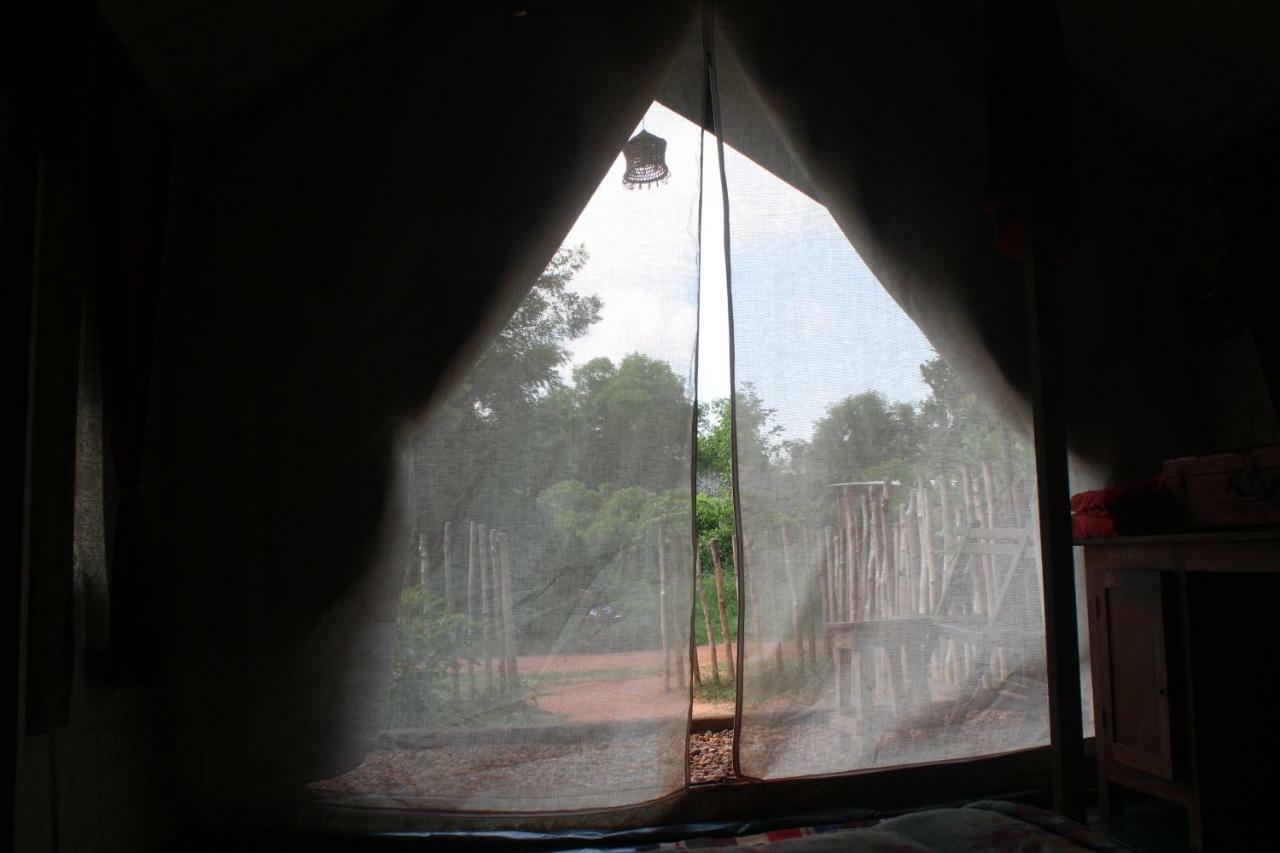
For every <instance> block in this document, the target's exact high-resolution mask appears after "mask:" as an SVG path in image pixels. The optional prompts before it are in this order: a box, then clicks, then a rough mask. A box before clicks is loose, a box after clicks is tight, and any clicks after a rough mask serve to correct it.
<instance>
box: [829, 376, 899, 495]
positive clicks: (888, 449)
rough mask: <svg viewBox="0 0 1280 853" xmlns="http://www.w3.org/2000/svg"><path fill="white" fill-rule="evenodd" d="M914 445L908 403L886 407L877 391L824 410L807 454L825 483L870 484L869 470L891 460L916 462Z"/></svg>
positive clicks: (865, 392) (850, 398)
mask: <svg viewBox="0 0 1280 853" xmlns="http://www.w3.org/2000/svg"><path fill="white" fill-rule="evenodd" d="M919 445H920V439H919V427H918V424H917V418H916V412H915V409H914V407H912V406H911V404H910V403H895V404H893V405H890V404H889V403H888V402H887V401H886V400H885V397H884V395H883V394H881V393H880V392H878V391H864V392H863V393H861V394H855V395H853V396H850V397H846V398H844V399H843V400H841V401H840V402H838V403H836V404H834V405H832V406H831V407H830V408H829V409H827V414H826V416H825V417H824V418H823V419H822V420H820V421H819V422H818V423H817V424H816V425H815V427H814V431H813V440H812V442H811V445H810V448H809V450H808V452H809V454H810V455H811V459H812V461H814V462H816V463H817V464H818V466H819V467H820V468H821V470H822V471H823V473H824V474H825V475H826V476H827V477H828V478H830V479H829V480H828V482H851V481H856V480H861V479H869V478H870V476H871V469H873V468H874V467H876V466H879V465H882V464H884V463H886V462H888V461H890V460H894V459H899V460H913V459H915V458H916V457H917V455H918V451H919Z"/></svg>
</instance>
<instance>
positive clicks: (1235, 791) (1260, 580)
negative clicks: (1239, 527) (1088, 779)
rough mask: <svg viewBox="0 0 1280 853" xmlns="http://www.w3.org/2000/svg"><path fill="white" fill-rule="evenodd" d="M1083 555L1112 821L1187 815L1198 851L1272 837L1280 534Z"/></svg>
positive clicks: (1099, 548) (1185, 538) (1180, 540)
mask: <svg viewBox="0 0 1280 853" xmlns="http://www.w3.org/2000/svg"><path fill="white" fill-rule="evenodd" d="M1077 544H1079V545H1081V546H1082V547H1083V548H1084V561H1085V575H1086V582H1087V588H1088V607H1089V633H1090V637H1091V639H1092V642H1091V643H1090V658H1091V662H1092V665H1093V696H1094V708H1095V712H1096V715H1095V719H1096V720H1097V743H1098V794H1099V799H1100V805H1101V807H1102V810H1103V812H1104V814H1106V813H1109V812H1110V811H1111V810H1112V809H1114V808H1116V807H1117V805H1118V800H1119V799H1120V798H1121V797H1122V796H1123V792H1124V790H1126V789H1128V790H1136V791H1142V792H1145V793H1148V794H1151V795H1154V796H1157V797H1161V798H1163V799H1168V800H1172V801H1175V802H1178V803H1181V804H1183V805H1184V806H1185V807H1186V809H1187V819H1188V832H1189V836H1190V842H1191V846H1192V848H1193V849H1197V850H1201V849H1204V850H1233V849H1238V847H1237V845H1239V844H1244V843H1248V842H1249V840H1250V839H1255V838H1263V837H1266V836H1265V835H1256V834H1255V833H1258V832H1260V831H1261V832H1265V831H1267V829H1268V827H1267V826H1266V822H1267V819H1268V818H1269V817H1270V813H1269V810H1270V811H1277V810H1280V799H1277V797H1276V796H1274V794H1273V791H1280V786H1276V785H1275V778H1276V773H1277V772H1278V771H1280V531H1274V530H1269V531H1265V532H1241V533H1198V534H1180V535H1172V536H1143V537H1120V538H1115V539H1089V540H1085V541H1082V542H1078V543H1077ZM1271 829H1272V831H1274V827H1271ZM1276 843H1277V844H1280V841H1277V842H1276ZM1258 849H1260V848H1258Z"/></svg>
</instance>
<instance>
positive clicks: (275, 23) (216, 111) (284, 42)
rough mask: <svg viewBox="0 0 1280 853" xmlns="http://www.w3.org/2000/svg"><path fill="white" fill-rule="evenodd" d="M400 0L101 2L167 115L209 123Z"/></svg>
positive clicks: (335, 43) (156, 0)
mask: <svg viewBox="0 0 1280 853" xmlns="http://www.w3.org/2000/svg"><path fill="white" fill-rule="evenodd" d="M395 5H396V0H266V2H261V0H99V3H98V6H99V8H100V9H101V10H102V15H103V17H104V18H105V19H106V20H107V22H108V23H109V24H110V25H111V27H112V28H113V29H114V30H115V32H116V35H117V37H118V38H119V39H120V41H121V42H122V43H123V44H124V45H125V47H126V48H127V49H128V51H129V52H130V53H131V54H132V55H133V58H134V61H135V62H136V63H137V64H138V68H139V69H140V70H141V71H142V74H143V76H144V77H146V79H147V81H148V83H150V84H151V87H152V89H153V90H154V91H155V94H156V96H157V97H158V98H159V99H160V101H161V103H162V104H163V105H164V107H165V109H166V110H167V111H168V112H169V114H170V115H171V116H172V117H173V118H174V119H176V120H178V121H192V120H197V121H198V120H201V119H207V118H211V117H214V116H217V115H220V114H223V113H226V112H231V111H234V110H235V109H237V108H239V107H242V106H244V105H246V104H250V103H253V102H254V101H256V100H257V99H258V98H260V97H261V96H262V95H264V94H265V93H266V92H268V91H270V90H271V88H272V87H273V86H275V85H276V84H278V83H280V82H281V81H282V80H284V79H285V78H286V77H287V76H288V75H289V74H291V73H292V72H294V71H296V70H297V69H299V68H302V67H303V66H305V65H306V64H308V63H309V62H311V61H312V60H314V59H315V58H316V57H318V56H320V55H321V54H323V53H324V52H325V51H327V50H330V49H332V48H334V47H336V46H337V45H340V44H341V43H343V42H344V41H346V40H347V39H349V38H351V37H352V36H353V35H355V34H357V33H359V32H361V31H362V30H364V29H365V28H367V27H368V26H369V25H371V24H373V23H375V22H377V21H378V20H380V19H381V18H382V17H383V16H384V15H386V13H387V12H388V11H389V10H390V9H391V8H392V7H394V6H395Z"/></svg>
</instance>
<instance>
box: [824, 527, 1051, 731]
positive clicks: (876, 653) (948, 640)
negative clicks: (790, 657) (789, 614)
mask: <svg viewBox="0 0 1280 853" xmlns="http://www.w3.org/2000/svg"><path fill="white" fill-rule="evenodd" d="M1034 547H1035V542H1034V539H1033V537H1032V536H1030V534H1029V531H1026V530H1022V529H1017V528H971V529H970V530H969V532H968V535H967V537H966V540H965V544H964V546H963V549H962V550H961V551H960V552H959V554H957V555H956V557H955V558H954V559H953V560H952V561H951V562H949V563H948V564H945V565H944V571H943V573H942V578H941V584H940V588H939V590H938V594H937V596H936V599H935V600H934V603H933V607H932V610H931V612H929V613H927V614H923V615H921V614H916V613H912V614H908V615H904V616H897V617H891V618H884V619H870V620H861V621H858V620H851V621H842V622H834V623H827V625H826V626H825V627H826V633H827V636H828V637H829V638H830V640H831V642H832V645H833V647H834V649H835V671H836V695H837V711H838V713H837V715H836V717H835V719H836V720H837V723H839V722H840V721H842V720H848V719H852V720H855V721H857V722H859V723H862V722H868V721H872V720H873V719H874V720H876V721H877V722H879V723H881V724H884V723H890V724H891V722H892V721H893V720H895V719H904V718H907V717H912V718H919V717H922V716H923V717H935V718H936V720H935V722H942V723H946V722H950V721H951V720H952V719H953V718H954V716H955V714H956V713H957V712H959V711H963V710H965V708H966V707H967V704H968V702H967V700H969V699H970V698H971V697H973V696H974V695H976V694H978V692H979V691H981V690H990V689H993V687H994V686H995V685H998V684H1002V683H1004V682H1005V681H1007V680H1008V679H1009V678H1010V677H1011V676H1012V675H1013V674H1014V673H1017V674H1019V675H1020V676H1021V677H1027V676H1028V675H1032V676H1034V675H1038V674H1039V673H1038V672H1034V670H1037V669H1039V667H1033V666H1031V665H1030V663H1029V659H1028V657H1027V656H1026V655H1025V654H1024V651H1023V650H1025V649H1027V648H1036V649H1039V647H1040V642H1041V637H1042V634H1041V632H1040V631H1038V630H1036V628H1035V625H1038V622H1037V621H1036V620H1034V619H1033V620H1026V619H1022V620H1014V619H1009V618H1007V607H1008V606H1009V603H1010V601H1011V600H1012V599H1017V598H1020V599H1022V603H1023V606H1024V610H1025V611H1026V612H1028V613H1035V614H1038V613H1039V609H1038V606H1033V607H1028V606H1027V602H1028V601H1033V602H1038V601H1039V596H1040V585H1039V583H1038V577H1037V573H1036V572H1035V571H1034V568H1035V565H1034ZM931 676H932V680H933V681H936V682H937V683H938V684H939V685H951V686H952V688H953V689H952V690H951V691H950V695H949V696H943V697H941V698H942V700H943V703H942V704H939V705H937V707H936V712H932V713H931V712H930V709H932V708H934V706H935V699H936V698H937V697H935V696H934V691H933V690H932V689H931V686H930V682H931ZM1041 680H1042V679H1041ZM863 747H864V749H866V750H872V749H874V748H875V744H873V743H869V742H865V743H864V744H863Z"/></svg>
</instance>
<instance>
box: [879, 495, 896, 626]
mask: <svg viewBox="0 0 1280 853" xmlns="http://www.w3.org/2000/svg"><path fill="white" fill-rule="evenodd" d="M877 503H879V505H880V574H881V575H882V576H883V578H884V582H883V583H882V584H881V591H882V593H881V600H882V605H881V610H880V614H881V616H882V617H883V616H892V615H894V614H893V611H892V609H891V608H892V607H893V601H894V593H895V592H896V590H894V588H893V584H894V581H895V580H896V577H895V575H894V569H895V568H896V567H895V566H894V564H893V562H894V561H893V556H894V554H893V537H892V536H891V535H890V525H889V511H890V503H889V481H888V480H885V481H884V493H883V494H882V495H881V497H880V500H879V501H878V502H877Z"/></svg>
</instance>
